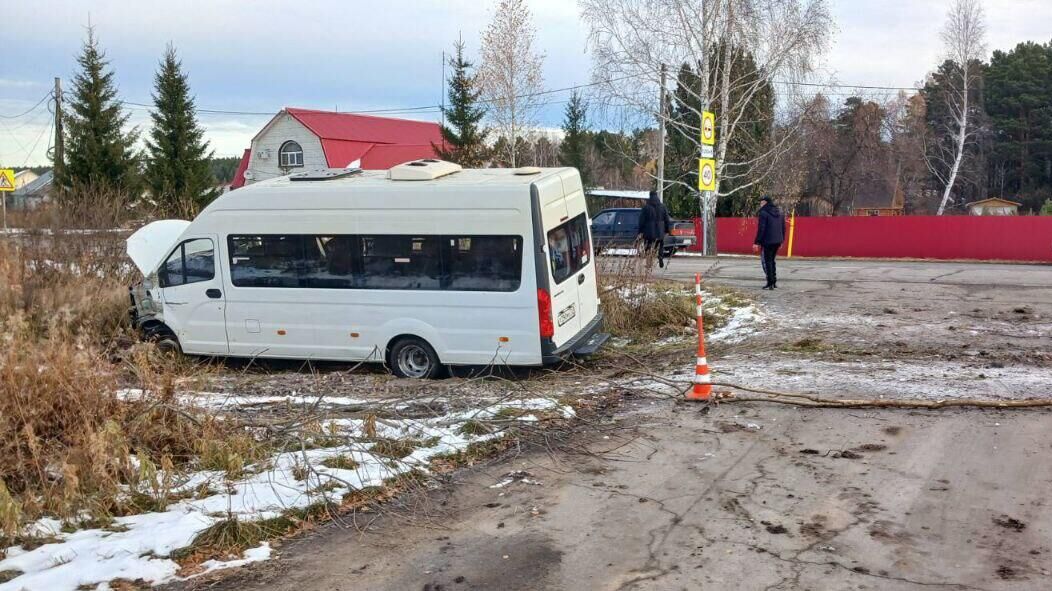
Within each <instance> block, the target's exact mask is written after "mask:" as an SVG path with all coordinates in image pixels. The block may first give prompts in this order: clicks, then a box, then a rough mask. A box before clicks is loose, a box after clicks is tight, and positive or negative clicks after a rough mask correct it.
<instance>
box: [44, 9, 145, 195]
mask: <svg viewBox="0 0 1052 591" xmlns="http://www.w3.org/2000/svg"><path fill="white" fill-rule="evenodd" d="M77 63H78V64H79V65H80V72H78V73H77V74H76V76H74V78H73V92H72V97H71V100H70V102H69V111H68V116H67V117H66V120H65V122H64V123H65V134H66V137H65V144H66V158H65V159H66V162H65V166H64V167H63V168H62V171H61V174H62V177H61V178H60V179H59V183H60V184H61V186H63V187H66V188H70V187H74V186H79V187H85V186H96V187H99V186H102V187H108V188H116V189H123V190H126V191H129V192H134V191H135V190H136V189H137V188H138V183H139V170H138V160H137V158H136V155H135V153H134V151H133V144H134V143H135V140H136V139H137V132H136V131H135V130H132V131H131V132H128V133H125V131H124V127H125V125H126V124H127V123H128V115H127V114H125V113H124V112H123V111H122V110H121V105H120V101H119V100H118V99H117V87H116V84H114V81H113V71H112V70H111V69H109V62H108V61H107V60H106V54H105V53H104V52H103V51H102V49H101V48H100V47H99V42H98V39H97V38H96V37H95V30H94V29H92V28H89V29H88V38H87V40H86V41H85V42H84V47H83V49H82V50H81V53H80V55H79V56H77Z"/></svg>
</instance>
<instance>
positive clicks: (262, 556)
mask: <svg viewBox="0 0 1052 591" xmlns="http://www.w3.org/2000/svg"><path fill="white" fill-rule="evenodd" d="M271 552H272V549H271V547H270V543H269V542H263V544H262V545H261V546H259V547H258V548H249V549H248V550H245V552H244V554H242V556H241V558H238V559H237V560H225V561H224V560H206V561H204V562H202V563H201V566H202V567H204V569H205V570H204V571H202V572H200V573H197V574H196V575H194V577H199V576H201V575H203V574H205V573H209V572H212V571H214V570H220V569H224V568H237V567H239V566H245V565H246V564H252V563H253V562H262V561H264V560H266V559H268V558H270V555H271ZM189 578H193V577H189Z"/></svg>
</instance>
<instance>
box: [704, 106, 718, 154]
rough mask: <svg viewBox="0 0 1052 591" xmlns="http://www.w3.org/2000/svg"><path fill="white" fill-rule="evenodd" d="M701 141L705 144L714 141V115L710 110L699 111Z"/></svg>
mask: <svg viewBox="0 0 1052 591" xmlns="http://www.w3.org/2000/svg"><path fill="white" fill-rule="evenodd" d="M701 143H702V144H704V145H706V146H711V145H713V144H715V143H716V115H715V114H713V113H712V112H711V111H703V112H702V113H701Z"/></svg>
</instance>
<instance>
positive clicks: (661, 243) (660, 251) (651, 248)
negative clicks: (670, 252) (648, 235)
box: [643, 237, 665, 268]
mask: <svg viewBox="0 0 1052 591" xmlns="http://www.w3.org/2000/svg"><path fill="white" fill-rule="evenodd" d="M643 248H644V250H645V251H646V253H647V257H648V258H649V257H650V256H653V255H656V256H657V260H658V266H659V267H662V268H664V267H665V239H664V238H663V237H662V238H660V239H658V240H644V242H643ZM650 264H653V263H650Z"/></svg>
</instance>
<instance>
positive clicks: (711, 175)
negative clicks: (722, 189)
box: [698, 158, 716, 191]
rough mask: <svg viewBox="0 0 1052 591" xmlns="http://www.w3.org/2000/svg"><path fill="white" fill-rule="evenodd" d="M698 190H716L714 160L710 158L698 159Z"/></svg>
mask: <svg viewBox="0 0 1052 591" xmlns="http://www.w3.org/2000/svg"><path fill="white" fill-rule="evenodd" d="M698 190H700V191H715V190H716V161H715V160H713V159H712V158H702V159H700V160H698Z"/></svg>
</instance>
